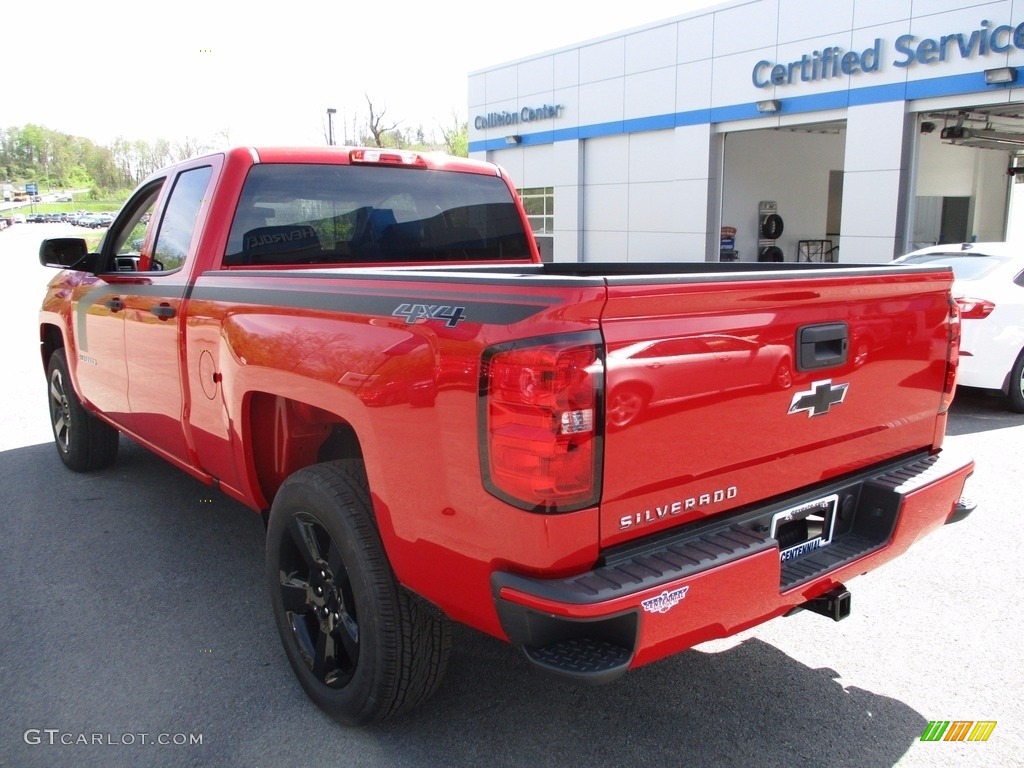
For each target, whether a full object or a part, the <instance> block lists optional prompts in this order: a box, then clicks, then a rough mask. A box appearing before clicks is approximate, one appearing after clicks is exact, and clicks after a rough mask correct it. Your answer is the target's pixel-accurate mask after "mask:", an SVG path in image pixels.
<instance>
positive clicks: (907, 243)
mask: <svg viewBox="0 0 1024 768" xmlns="http://www.w3.org/2000/svg"><path fill="white" fill-rule="evenodd" d="M1021 67H1024V0H1001V1H1000V2H976V3H970V4H968V3H967V2H965V0H887V1H886V2H880V1H879V0H828V1H827V2H823V1H822V0H734V1H733V2H726V3H723V4H721V5H717V6H714V7H712V8H708V9H707V10H704V11H700V12H694V13H690V14H686V15H682V16H678V17H675V18H672V19H667V20H665V21H662V22H656V23H652V24H648V25H646V26H643V27H639V28H635V29H630V30H625V31H623V32H621V33H618V34H614V35H609V36H607V37H603V38H600V39H596V40H588V41H583V42H580V43H579V44H576V45H572V46H569V47H565V48H560V49H558V50H554V51H549V52H546V53H542V54H538V55H535V56H530V57H528V58H524V59H520V60H517V61H513V62H509V63H505V64H500V65H497V66H494V67H491V68H488V69H485V70H481V71H477V72H474V73H471V74H470V76H469V140H470V143H469V149H470V155H471V156H472V157H477V158H481V159H487V160H491V161H493V162H497V163H499V164H500V165H502V166H504V167H505V168H506V169H507V170H508V171H509V173H510V174H511V176H512V177H513V179H514V180H515V181H516V184H517V186H518V187H519V188H520V193H521V195H522V197H523V201H524V203H525V205H526V207H527V212H528V214H529V215H530V218H531V222H532V224H533V227H534V231H535V233H536V235H537V239H538V243H539V244H540V245H541V250H542V253H543V255H544V258H545V259H546V260H555V261H564V262H577V261H588V262H590V261H593V262H602V261H681V262H692V261H718V260H720V259H721V260H730V261H732V260H739V261H758V260H762V261H778V260H785V261H846V262H883V261H888V260H889V259H892V258H893V257H894V256H897V255H899V254H901V253H905V252H907V251H909V250H912V249H914V248H917V247H920V246H923V245H929V244H932V243H936V242H956V241H969V240H978V241H984V240H1004V239H1008V240H1020V241H1024V75H1022V73H1021V72H1020V71H1019V68H1021ZM1018 169H1019V174H1020V175H1016V174H1017V172H1018ZM1017 182H1022V183H1017Z"/></svg>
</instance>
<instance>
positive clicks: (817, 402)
mask: <svg viewBox="0 0 1024 768" xmlns="http://www.w3.org/2000/svg"><path fill="white" fill-rule="evenodd" d="M848 386H850V385H849V384H832V379H825V381H816V382H814V383H813V384H811V388H810V389H809V390H808V391H806V392H797V393H796V394H795V395H793V401H792V402H791V403H790V404H789V412H790V413H800V411H807V417H808V418H810V417H811V416H821V415H822V414H824V413H828V409H829V408H831V407H832V406H833V405H839V404H840V403H841V402H843V399H844V398H845V397H846V388H847V387H848Z"/></svg>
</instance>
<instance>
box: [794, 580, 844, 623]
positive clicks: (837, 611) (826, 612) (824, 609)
mask: <svg viewBox="0 0 1024 768" xmlns="http://www.w3.org/2000/svg"><path fill="white" fill-rule="evenodd" d="M803 607H804V608H806V609H807V610H809V611H814V612H815V613H820V614H821V615H822V616H827V617H828V618H830V619H832V621H841V620H842V619H845V618H846V617H847V616H849V615H850V592H849V590H847V589H846V587H844V586H842V585H840V586H838V587H834V588H833V589H831V590H829V591H828V592H826V593H825V594H823V595H819V596H818V597H815V598H813V599H811V600H808V601H807V602H806V603H804V606H803Z"/></svg>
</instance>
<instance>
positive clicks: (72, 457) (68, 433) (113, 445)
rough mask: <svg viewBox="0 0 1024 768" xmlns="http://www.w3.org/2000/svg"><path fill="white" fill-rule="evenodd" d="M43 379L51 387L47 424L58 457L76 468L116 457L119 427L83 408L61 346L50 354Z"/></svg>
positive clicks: (80, 469)
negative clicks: (48, 421) (117, 428)
mask: <svg viewBox="0 0 1024 768" xmlns="http://www.w3.org/2000/svg"><path fill="white" fill-rule="evenodd" d="M46 380H47V382H48V384H49V388H50V393H49V401H50V427H51V428H52V429H53V440H54V443H55V444H56V445H57V454H58V455H59V456H60V460H61V461H63V462H64V464H65V466H67V467H68V469H72V470H74V471H75V472H91V471H93V470H97V469H103V468H104V467H108V466H110V465H111V464H112V463H113V461H114V459H116V458H117V447H118V439H119V434H118V431H117V430H116V429H114V428H113V427H112V426H110V425H109V424H107V423H106V422H103V421H100V420H99V419H98V418H96V417H95V416H93V415H92V414H91V413H89V412H88V411H87V410H85V407H84V406H83V405H82V401H81V400H79V398H78V394H77V393H76V392H75V386H74V384H72V383H71V376H70V374H69V373H68V361H67V353H66V352H65V351H64V349H63V348H62V349H57V350H54V352H53V354H52V355H50V364H49V366H47V370H46Z"/></svg>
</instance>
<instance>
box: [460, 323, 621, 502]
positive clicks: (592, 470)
mask: <svg viewBox="0 0 1024 768" xmlns="http://www.w3.org/2000/svg"><path fill="white" fill-rule="evenodd" d="M603 386H604V361H603V347H602V344H601V339H600V337H599V336H598V335H597V334H589V333H588V334H582V335H574V336H559V337H547V338H541V339H529V340H524V341H518V342H512V343H508V344H499V345H497V346H494V347H491V348H489V349H488V350H486V351H485V353H484V356H483V366H482V369H481V375H480V404H479V419H480V463H481V472H482V476H483V482H484V486H485V487H486V488H487V490H488V491H489V492H490V493H492V494H494V495H495V496H497V497H498V498H500V499H502V500H503V501H506V502H508V503H509V504H512V505H514V506H517V507H519V508H520V509H527V510H532V511H537V512H571V511H573V510H577V509H582V508H584V507H588V506H591V505H593V504H596V503H597V501H598V498H599V496H600V492H601V482H600V477H601V453H602V440H601V436H602V424H601V418H602V414H601V407H600V405H601V392H602V389H603Z"/></svg>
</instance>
